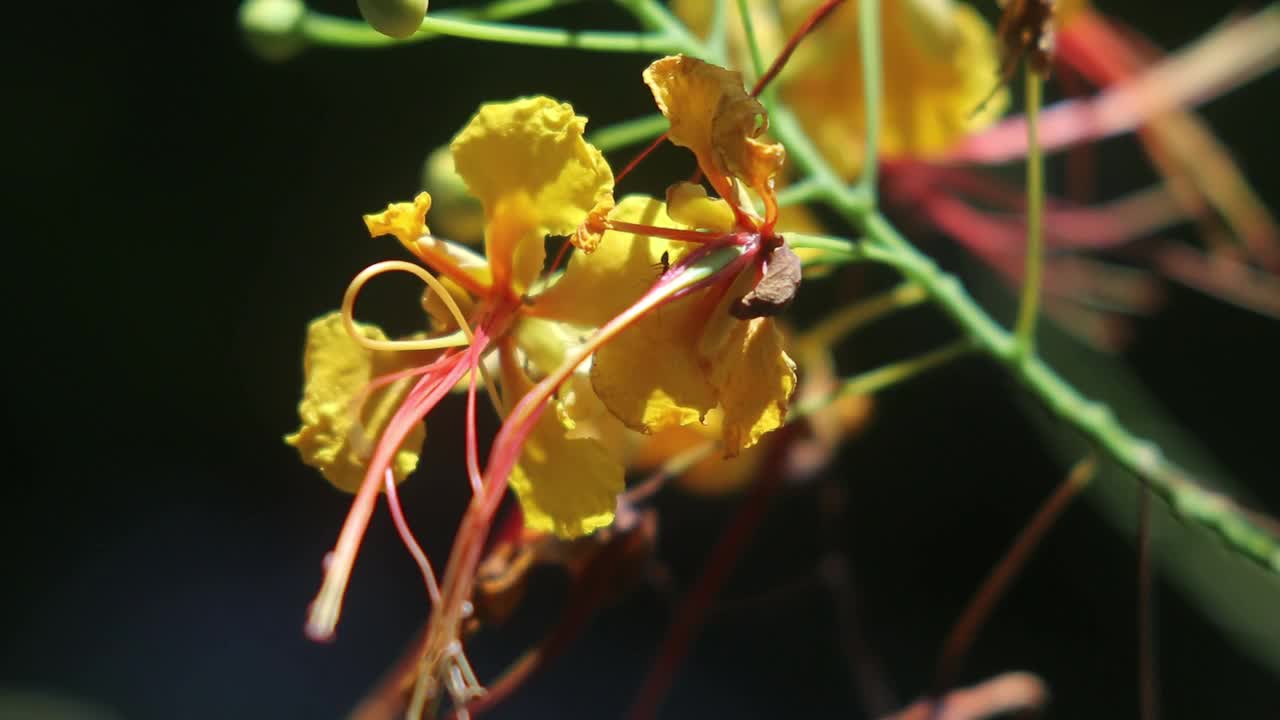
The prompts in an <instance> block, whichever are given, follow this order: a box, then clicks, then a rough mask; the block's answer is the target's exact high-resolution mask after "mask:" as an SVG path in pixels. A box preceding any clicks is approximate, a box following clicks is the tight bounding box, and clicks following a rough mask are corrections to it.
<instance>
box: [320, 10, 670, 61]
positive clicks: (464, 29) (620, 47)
mask: <svg viewBox="0 0 1280 720" xmlns="http://www.w3.org/2000/svg"><path fill="white" fill-rule="evenodd" d="M300 33H301V35H302V37H303V38H304V39H306V40H307V42H309V43H312V44H315V45H324V46H328V47H347V48H374V47H387V46H390V45H403V44H408V43H415V42H423V41H426V40H430V39H432V38H436V37H440V36H451V37H461V38H467V39H470V40H482V41H486V42H497V43H509V44H514V45H528V46H532V47H554V48H573V49H577V50H592V51H599V52H622V53H642V54H646V55H654V54H658V55H660V54H663V53H669V52H675V51H676V50H677V49H678V48H679V47H682V45H681V44H680V43H678V42H676V41H675V40H673V39H672V38H671V37H668V36H666V35H663V34H660V33H629V32H613V31H601V30H584V31H572V32H571V31H568V30H561V29H558V28H540V27H531V26H528V25H512V24H507V23H498V22H482V21H478V20H467V19H463V18H454V17H444V16H440V15H428V16H427V17H426V18H425V19H423V21H422V29H421V30H419V31H418V32H417V33H416V34H414V35H413V36H411V37H408V38H405V39H404V40H396V39H394V38H390V37H387V36H386V35H383V34H382V33H380V32H378V31H377V30H374V29H373V28H372V27H370V26H369V25H368V24H367V23H365V22H363V21H361V20H351V19H348V18H341V17H335V16H333V15H326V14H324V13H318V12H311V11H308V12H307V15H306V16H305V17H304V18H303V20H302V25H301V29H300Z"/></svg>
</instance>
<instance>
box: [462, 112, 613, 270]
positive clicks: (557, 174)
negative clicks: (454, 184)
mask: <svg viewBox="0 0 1280 720" xmlns="http://www.w3.org/2000/svg"><path fill="white" fill-rule="evenodd" d="M586 123H587V120H586V118H584V117H580V116H577V115H574V113H573V108H572V107H570V106H569V105H567V104H564V103H558V102H556V101H554V100H552V99H550V98H546V97H533V98H522V99H519V100H513V101H511V102H505V103H492V104H488V105H484V106H482V107H481V108H480V111H479V112H478V113H476V116H475V117H474V118H472V120H471V122H470V123H468V125H467V127H466V128H464V129H463V131H462V132H461V133H459V134H458V136H457V137H456V138H454V140H453V144H452V145H451V146H450V147H451V148H452V150H453V162H454V166H455V167H456V169H457V171H458V174H459V175H460V176H462V179H463V181H464V182H466V184H467V187H468V188H469V189H470V191H471V194H472V195H474V196H475V197H477V198H479V199H480V203H481V205H482V206H483V207H484V211H485V217H486V218H487V219H488V220H489V221H490V222H493V221H494V219H495V213H497V212H498V209H499V204H500V202H501V201H502V199H503V198H506V197H509V196H511V195H513V194H517V193H524V194H525V195H526V196H527V197H528V198H529V199H530V201H531V202H532V205H533V207H534V208H536V210H537V214H536V216H535V217H536V223H535V228H534V229H533V231H531V233H530V235H529V238H528V241H529V242H535V241H536V242H537V243H542V242H543V236H545V235H548V234H551V235H575V232H574V231H575V230H576V229H577V227H578V226H579V225H580V224H581V223H582V222H583V221H584V220H585V219H586V218H587V216H588V214H590V213H591V212H592V211H593V210H594V211H596V212H607V211H608V209H609V208H611V207H613V172H612V171H611V170H610V169H609V164H608V163H607V162H605V159H604V156H603V155H601V154H600V151H599V150H597V149H596V148H595V147H594V146H592V145H591V144H589V143H588V142H587V141H586V140H584V139H583V136H582V133H583V129H584V128H585V127H586ZM512 249H514V248H512ZM588 251H589V249H588ZM490 258H491V259H492V258H493V255H492V253H490Z"/></svg>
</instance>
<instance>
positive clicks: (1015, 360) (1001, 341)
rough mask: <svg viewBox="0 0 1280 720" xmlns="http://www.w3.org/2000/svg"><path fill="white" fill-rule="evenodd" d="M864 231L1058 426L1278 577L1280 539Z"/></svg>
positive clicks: (940, 281) (884, 239) (892, 246)
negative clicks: (1085, 440) (1072, 432)
mask: <svg viewBox="0 0 1280 720" xmlns="http://www.w3.org/2000/svg"><path fill="white" fill-rule="evenodd" d="M851 220H852V218H851ZM863 230H864V231H865V232H866V234H867V236H868V238H870V240H869V241H866V242H864V243H862V245H863V246H864V247H863V248H862V249H863V253H864V254H865V256H866V257H868V258H870V259H873V260H880V261H882V262H885V263H887V264H889V265H892V266H894V267H896V268H897V269H898V270H899V271H900V272H902V274H903V275H905V276H906V277H907V278H908V279H910V280H912V281H914V282H916V283H918V284H919V285H920V286H921V287H923V288H924V289H925V290H926V291H927V292H928V293H929V295H930V296H931V297H932V298H933V299H934V300H935V301H936V302H937V303H938V306H939V307H940V308H941V309H942V310H943V312H945V313H946V314H947V315H949V316H950V317H951V319H952V320H953V321H954V322H955V323H956V325H958V326H959V327H960V329H961V330H963V331H964V332H965V334H967V335H968V336H969V338H970V340H972V341H973V342H974V343H976V345H977V348H978V349H979V350H980V351H982V352H984V353H985V354H987V355H989V356H990V357H991V358H992V359H994V360H996V361H997V362H998V363H1000V364H1001V365H1002V366H1004V368H1005V370H1006V371H1007V372H1008V373H1009V374H1011V375H1012V376H1013V377H1014V378H1016V379H1017V380H1018V381H1019V382H1020V383H1021V384H1022V386H1023V387H1024V388H1026V390H1027V391H1028V392H1030V393H1031V395H1033V396H1034V397H1035V398H1036V399H1037V400H1039V401H1040V402H1041V404H1043V405H1044V406H1045V407H1046V408H1048V409H1049V411H1050V412H1052V413H1053V414H1054V415H1056V416H1057V417H1058V418H1059V419H1060V420H1062V421H1063V422H1065V423H1067V424H1069V425H1071V426H1072V427H1073V428H1075V430H1076V431H1077V432H1079V433H1081V434H1082V435H1084V436H1085V437H1086V438H1088V439H1089V440H1090V441H1091V442H1093V443H1094V444H1095V445H1096V446H1098V447H1099V448H1101V449H1102V450H1103V452H1105V453H1106V454H1107V455H1109V456H1110V457H1111V458H1112V459H1113V460H1115V461H1116V462H1117V463H1119V464H1120V465H1121V466H1122V467H1124V468H1125V469H1127V470H1129V471H1130V472H1132V473H1133V474H1134V475H1136V476H1137V477H1138V478H1139V479H1140V480H1142V481H1143V482H1144V483H1146V485H1147V486H1148V487H1149V488H1150V489H1151V490H1152V492H1154V493H1155V494H1156V495H1158V496H1160V497H1161V498H1163V499H1164V500H1165V501H1166V502H1167V503H1168V504H1169V506H1170V509H1171V510H1172V511H1173V513H1174V514H1175V515H1177V516H1178V517H1181V518H1182V519H1184V520H1187V521H1190V522H1193V523H1196V524H1198V525H1202V526H1204V527H1207V528H1209V529H1210V530H1212V531H1214V532H1215V533H1217V535H1218V536H1219V537H1220V538H1222V540H1224V541H1225V542H1226V544H1227V545H1228V546H1229V547H1230V548H1232V549H1233V550H1235V551H1236V552H1238V553H1239V554H1241V555H1244V556H1245V557H1248V558H1249V559H1251V560H1253V561H1255V562H1257V563H1258V564H1260V565H1262V566H1263V567H1265V568H1268V569H1270V570H1271V571H1273V572H1276V573H1280V540H1278V539H1277V538H1276V537H1274V536H1272V535H1271V534H1270V533H1268V532H1267V531H1266V530H1264V529H1263V528H1261V527H1259V526H1258V525H1257V524H1256V523H1254V522H1253V521H1251V520H1250V519H1248V518H1247V517H1246V516H1245V515H1244V514H1242V513H1241V512H1239V511H1238V510H1237V509H1236V507H1235V506H1234V505H1233V504H1231V502H1230V501H1229V500H1227V499H1226V498H1224V497H1222V496H1221V495H1219V494H1218V493H1215V492H1213V491H1211V490H1208V489H1206V488H1203V487H1201V486H1199V485H1197V484H1196V483H1195V482H1194V481H1193V480H1192V479H1191V477H1190V476H1189V475H1188V474H1187V472H1186V471H1185V470H1183V469H1182V468H1180V467H1178V466H1177V465H1176V464H1174V463H1173V462H1171V461H1170V460H1168V459H1167V458H1166V457H1164V454H1163V453H1162V452H1161V451H1160V448H1158V447H1157V446H1156V445H1155V444H1154V443H1151V442H1150V441H1148V440H1145V439H1143V438H1140V437H1138V436H1136V435H1134V434H1133V433H1130V432H1129V431H1128V429H1126V428H1125V427H1124V425H1122V424H1121V423H1120V422H1119V420H1117V419H1116V417H1115V415H1113V414H1112V412H1111V411H1110V409H1109V408H1107V406H1106V405H1103V404H1102V403H1099V402H1096V401H1093V400H1090V399H1089V398H1086V397H1084V396H1083V395H1081V394H1080V393H1079V392H1078V391H1077V390H1076V389H1075V388H1074V387H1072V386H1071V384H1070V383H1068V382H1067V381H1066V380H1065V379H1063V378H1062V376H1060V375H1058V374H1057V373H1056V372H1054V370H1053V369H1052V368H1050V367H1049V366H1048V365H1046V364H1045V363H1044V361H1043V360H1041V359H1040V358H1038V357H1035V356H1029V357H1025V358H1024V356H1020V355H1019V353H1018V349H1017V344H1016V342H1015V339H1014V337H1013V335H1011V334H1010V333H1009V332H1008V331H1006V330H1005V329H1004V328H1002V327H1000V325H999V324H997V323H996V322H995V321H994V320H992V319H991V317H990V316H989V315H987V314H986V313H985V312H984V311H983V310H982V308H981V307H979V305H978V304H977V303H976V302H975V301H974V300H973V298H971V297H970V296H969V295H968V293H966V292H965V290H964V287H963V286H962V285H961V284H960V281H959V280H957V279H956V278H955V277H954V276H951V275H948V274H947V273H944V272H942V271H941V270H940V269H938V266H937V265H936V264H935V263H934V262H933V260H931V259H930V258H928V257H927V256H925V255H923V254H922V253H920V251H919V250H916V249H915V248H914V247H913V246H911V245H910V244H909V243H907V241H906V240H905V239H903V238H902V236H901V235H899V234H898V232H897V230H895V229H894V228H893V227H892V226H891V225H890V224H889V222H888V221H887V220H885V219H884V218H883V217H881V216H880V215H879V214H878V213H876V214H873V215H871V216H870V217H869V218H867V220H866V222H865V223H863ZM853 247H854V246H853V245H852V244H850V248H851V249H852V248H853Z"/></svg>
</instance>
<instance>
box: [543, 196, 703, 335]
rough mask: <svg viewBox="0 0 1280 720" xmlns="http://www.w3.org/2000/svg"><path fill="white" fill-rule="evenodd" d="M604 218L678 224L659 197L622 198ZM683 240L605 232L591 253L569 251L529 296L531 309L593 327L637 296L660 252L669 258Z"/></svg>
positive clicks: (657, 268) (657, 269)
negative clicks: (564, 263) (546, 283)
mask: <svg viewBox="0 0 1280 720" xmlns="http://www.w3.org/2000/svg"><path fill="white" fill-rule="evenodd" d="M609 217H610V218H612V219H614V220H619V221H623V222H630V223H637V224H642V225H654V226H657V227H665V228H678V227H680V223H678V222H676V221H675V220H673V219H671V218H670V217H669V216H668V215H667V211H666V206H665V205H664V204H663V203H662V202H661V201H659V200H654V199H653V198H649V197H643V196H639V195H632V196H628V197H625V198H623V199H622V200H621V201H620V202H619V203H618V206H617V207H616V208H614V209H613V212H611V213H609ZM690 249H691V246H690V245H689V243H682V242H671V241H668V240H663V239H661V238H650V237H647V236H644V235H632V234H631V233H623V232H616V231H612V230H611V231H609V232H606V233H605V238H604V242H603V243H602V244H601V245H600V249H599V250H597V251H596V252H594V253H592V254H591V255H584V254H578V253H574V255H573V256H572V257H571V258H569V265H568V267H567V268H565V272H564V275H562V276H561V277H560V279H559V280H557V281H556V284H555V285H552V286H551V287H550V288H549V289H547V291H546V292H544V293H542V294H540V295H538V296H537V298H536V299H535V300H534V305H533V312H534V313H535V314H537V315H538V316H539V317H547V318H554V319H556V320H560V321H562V322H568V323H573V324H575V325H581V326H583V327H599V326H601V325H603V324H605V323H606V322H608V321H609V320H610V319H612V318H613V317H616V316H617V315H618V314H619V313H621V312H622V311H623V310H625V309H626V308H627V307H628V306H629V305H631V304H632V303H634V302H635V301H636V300H638V299H640V296H641V295H643V294H644V293H645V291H646V290H648V289H649V287H650V286H651V285H653V281H654V280H656V279H657V278H658V275H660V274H661V273H662V264H661V261H662V254H663V253H666V254H667V262H668V263H674V262H677V261H678V260H679V259H680V258H682V257H684V254H685V253H687V252H689V250H690Z"/></svg>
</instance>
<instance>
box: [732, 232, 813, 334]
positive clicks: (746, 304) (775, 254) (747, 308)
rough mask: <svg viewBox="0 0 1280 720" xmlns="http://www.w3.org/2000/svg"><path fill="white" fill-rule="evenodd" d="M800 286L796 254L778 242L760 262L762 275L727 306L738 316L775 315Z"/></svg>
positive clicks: (798, 258)
mask: <svg viewBox="0 0 1280 720" xmlns="http://www.w3.org/2000/svg"><path fill="white" fill-rule="evenodd" d="M799 289H800V256H799V255H796V254H795V251H793V250H792V249H791V248H789V247H787V246H786V244H785V243H784V244H782V245H778V246H777V247H775V248H774V249H773V251H772V252H770V253H769V258H768V259H767V260H765V262H764V275H763V276H762V277H761V278H760V281H759V282H757V283H756V286H755V288H753V289H752V290H751V292H749V293H747V294H746V295H744V296H742V299H741V300H739V301H738V302H736V303H734V304H733V305H731V306H729V313H730V314H731V315H733V316H734V317H736V318H738V319H739V320H749V319H751V318H758V317H770V316H773V315H777V314H778V313H780V312H782V311H783V310H785V309H786V307H787V306H788V305H790V304H791V301H792V300H794V299H795V297H796V292H797V291H799Z"/></svg>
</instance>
